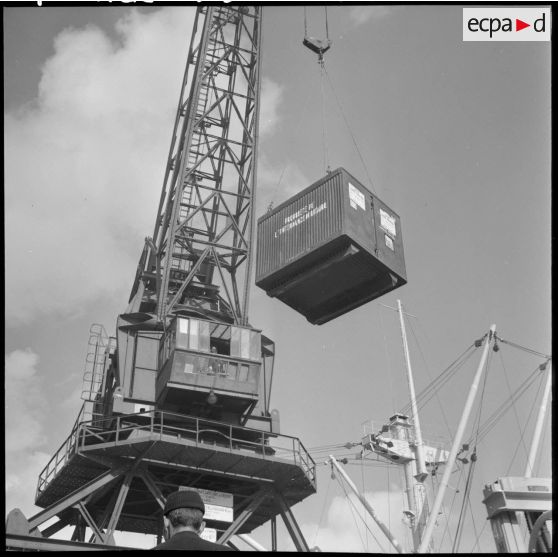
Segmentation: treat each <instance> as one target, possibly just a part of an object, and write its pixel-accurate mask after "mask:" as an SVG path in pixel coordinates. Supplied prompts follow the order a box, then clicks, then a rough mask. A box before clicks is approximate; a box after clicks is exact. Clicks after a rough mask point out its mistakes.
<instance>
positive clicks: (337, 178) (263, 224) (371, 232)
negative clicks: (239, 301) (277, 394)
mask: <svg viewBox="0 0 558 558" xmlns="http://www.w3.org/2000/svg"><path fill="white" fill-rule="evenodd" d="M406 282H407V276H406V270H405V259H404V255H403V239H402V234H401V223H400V219H399V216H398V215H397V214H396V213H395V212H394V211H393V210H391V209H390V208H389V207H388V206H387V205H386V204H385V203H384V202H382V201H381V200H380V199H379V198H378V197H377V196H376V195H375V194H373V193H372V192H370V191H369V190H368V189H367V188H365V187H364V186H363V185H362V184H361V183H360V182H359V181H358V180H356V179H355V178H354V177H353V176H352V175H351V174H350V173H348V172H347V171H346V170H345V169H344V168H338V169H336V170H335V171H332V172H330V173H328V174H327V175H326V176H325V177H323V178H321V179H320V180H318V181H317V182H315V183H314V184H312V185H311V186H309V187H308V188H306V189H305V190H303V191H302V192H300V193H298V194H296V195H295V196H293V197H292V198H290V199H289V200H287V201H285V202H284V203H282V204H281V205H279V206H278V207H277V208H275V209H274V210H272V211H270V212H268V213H267V214H266V215H264V216H262V217H261V218H260V219H259V220H258V242H257V257H256V285H257V286H258V287H261V288H262V289H264V290H265V291H266V293H267V294H268V295H269V296H271V297H276V298H278V299H279V300H281V301H282V302H284V303H285V304H287V305H288V306H290V307H291V308H293V309H295V310H296V311H297V312H300V313H301V314H302V315H304V316H305V317H306V318H307V320H308V321H309V322H310V323H312V324H324V323H326V322H328V321H330V320H332V319H334V318H336V317H338V316H341V315H342V314H345V313H346V312H349V311H350V310H352V309H354V308H357V307H359V306H361V305H362V304H365V303H366V302H369V301H371V300H374V299H375V298H378V297H379V296H381V295H383V294H385V293H387V292H389V291H392V290H394V289H397V288H398V287H401V286H402V285H404V284H405V283H406Z"/></svg>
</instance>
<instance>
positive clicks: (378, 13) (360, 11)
mask: <svg viewBox="0 0 558 558" xmlns="http://www.w3.org/2000/svg"><path fill="white" fill-rule="evenodd" d="M396 9H397V7H396V6H353V7H352V8H351V9H350V10H349V18H350V20H351V21H352V22H353V24H354V25H355V26H356V27H358V26H359V25H362V24H364V23H367V22H368V21H370V20H379V19H384V18H386V17H389V16H391V15H392V14H393V12H394V11H395V10H396Z"/></svg>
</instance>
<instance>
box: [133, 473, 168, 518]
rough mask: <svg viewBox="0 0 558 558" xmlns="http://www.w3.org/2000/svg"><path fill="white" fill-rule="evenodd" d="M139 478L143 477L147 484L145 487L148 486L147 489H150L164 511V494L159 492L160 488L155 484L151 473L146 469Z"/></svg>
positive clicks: (139, 474)
mask: <svg viewBox="0 0 558 558" xmlns="http://www.w3.org/2000/svg"><path fill="white" fill-rule="evenodd" d="M138 476H139V477H141V479H142V480H143V482H144V483H145V486H147V488H148V489H149V492H151V494H152V495H153V497H154V498H155V500H157V503H158V504H159V506H160V507H161V509H163V508H164V507H165V501H166V500H165V497H164V496H163V493H162V492H161V491H160V490H159V487H158V486H157V485H156V484H155V480H154V479H153V476H152V475H151V474H150V473H149V471H147V470H145V469H144V470H142V471H140V472H138Z"/></svg>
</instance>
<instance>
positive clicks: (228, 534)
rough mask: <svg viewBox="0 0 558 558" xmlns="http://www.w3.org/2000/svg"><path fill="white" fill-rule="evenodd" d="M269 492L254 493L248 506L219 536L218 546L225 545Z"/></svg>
mask: <svg viewBox="0 0 558 558" xmlns="http://www.w3.org/2000/svg"><path fill="white" fill-rule="evenodd" d="M268 494H269V492H268V491H267V490H260V491H259V492H256V494H255V496H254V497H253V498H252V500H250V502H248V505H247V506H246V507H245V508H244V509H243V510H242V511H241V512H240V513H239V514H238V517H237V518H236V519H235V520H234V521H233V522H232V523H231V525H230V527H229V528H228V529H227V530H226V531H225V532H224V533H223V534H222V535H221V537H220V538H219V540H218V541H217V542H219V543H220V544H225V543H226V542H227V541H228V540H229V539H230V538H231V537H232V536H233V535H234V534H236V532H237V531H238V530H239V529H240V528H241V527H242V526H243V525H244V523H246V521H247V520H248V519H249V518H250V516H251V515H252V514H253V513H254V511H256V509H257V508H258V506H259V505H260V504H261V503H262V502H263V501H264V500H265V498H266V497H267V496H268Z"/></svg>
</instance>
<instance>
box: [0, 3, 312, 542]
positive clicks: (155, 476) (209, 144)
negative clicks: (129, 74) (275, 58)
mask: <svg viewBox="0 0 558 558" xmlns="http://www.w3.org/2000/svg"><path fill="white" fill-rule="evenodd" d="M261 36H262V8H261V6H257V5H246V6H232V5H219V6H217V5H215V6H211V5H201V6H200V7H198V8H197V11H196V17H195V21H194V26H193V32H192V39H191V43H190V48H189V52H188V58H187V63H186V71H185V73H184V78H183V81H182V86H181V91H180V98H179V103H178V107H177V112H176V118H175V121H174V127H173V132H172V139H171V143H170V149H169V155H168V159H167V161H166V165H165V171H164V180H163V188H162V193H161V197H160V202H159V206H158V210H157V216H156V221H155V228H154V232H153V236H152V237H149V238H147V239H146V240H145V245H144V248H143V251H142V253H141V257H140V260H139V264H138V267H137V272H136V275H135V279H134V281H133V285H132V290H131V294H130V298H129V301H128V306H127V308H126V310H125V311H124V313H122V314H120V315H119V316H118V319H117V324H116V336H115V337H109V336H108V335H107V334H106V332H105V331H104V329H103V328H102V327H100V326H95V327H94V328H92V330H91V337H90V340H89V349H90V350H89V354H88V359H87V366H86V374H85V376H84V389H83V394H82V398H83V399H84V407H83V408H82V412H81V413H80V415H79V416H78V419H77V420H76V423H75V425H74V427H73V429H72V431H71V433H70V436H69V437H68V439H67V440H66V441H65V442H64V443H63V445H62V447H61V448H60V449H59V450H58V451H57V452H56V454H55V455H54V456H53V458H52V459H51V461H50V462H49V463H48V464H47V466H46V467H45V469H44V470H43V472H42V473H41V475H40V478H39V483H38V488H37V493H36V498H35V502H36V505H37V506H39V507H41V508H43V510H42V511H41V512H39V513H37V514H36V515H35V516H33V517H31V518H29V519H27V518H25V517H24V516H23V514H21V513H20V512H19V513H18V510H14V512H13V513H10V514H9V515H8V526H7V531H8V533H9V536H8V542H7V544H8V546H9V547H11V548H34V549H41V548H43V549H45V548H50V549H52V548H55V547H56V544H58V543H53V542H52V539H51V537H53V536H54V535H56V533H58V532H59V531H60V530H61V529H62V528H63V527H66V526H70V527H72V528H73V535H72V541H74V543H73V544H75V546H76V548H78V549H79V548H81V549H83V545H84V544H90V545H91V544H92V545H112V544H114V532H115V531H116V530H121V531H128V532H132V533H144V534H145V533H147V534H152V535H155V536H157V537H158V538H159V539H160V538H161V529H162V522H161V515H162V507H163V506H164V502H165V498H166V495H167V494H169V493H170V492H172V491H174V490H176V489H180V488H181V487H195V488H196V489H199V490H200V491H201V493H202V497H204V498H207V499H208V502H211V503H212V504H213V506H211V507H212V509H213V512H212V515H210V516H207V515H206V520H208V521H207V522H208V525H209V527H212V528H213V529H214V533H215V538H216V539H218V540H219V542H221V543H231V544H232V541H231V537H233V536H234V535H237V534H238V535H242V534H246V533H249V532H251V531H252V530H253V529H254V528H256V527H258V526H260V525H262V524H264V523H267V522H270V524H271V536H272V544H271V546H272V547H273V550H277V533H276V528H277V526H276V518H277V517H278V516H280V517H281V518H282V519H283V521H284V523H285V525H286V527H287V530H288V532H289V534H290V536H291V538H292V539H293V542H294V544H295V547H296V548H297V549H298V550H301V551H307V550H308V545H307V544H306V542H305V540H304V537H303V535H302V533H301V531H300V528H299V526H298V524H297V522H296V520H295V518H294V516H293V514H292V511H291V508H292V506H293V505H294V504H296V503H297V502H299V501H301V500H302V499H304V498H306V497H307V496H309V495H311V494H313V493H314V492H315V490H316V471H315V464H314V462H313V460H312V458H311V457H310V455H309V454H308V453H307V452H306V450H305V449H304V446H303V445H302V444H301V442H300V441H299V440H298V438H294V437H290V436H285V435H281V434H280V433H279V423H278V415H277V413H276V412H274V411H271V410H270V409H269V397H270V389H271V379H272V374H273V359H274V352H275V350H274V344H273V341H271V340H270V339H268V338H267V337H265V336H264V335H262V333H261V331H260V330H258V329H256V328H254V327H252V326H251V325H250V322H249V294H250V278H251V267H252V250H251V247H252V236H253V230H254V206H255V191H256V167H257V154H258V114H259V104H260V78H261V72H260V64H261ZM53 521H54V522H53ZM47 539H48V540H47ZM53 544H54V546H53ZM68 544H69V543H67V542H64V543H62V542H60V543H59V546H60V545H62V547H64V548H65V549H69V547H68ZM80 545H81V546H80ZM70 546H71V544H70ZM56 548H58V547H56Z"/></svg>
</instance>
